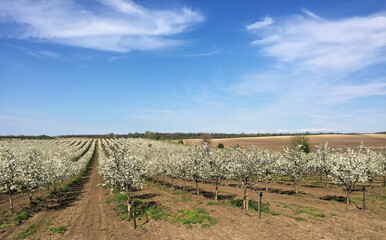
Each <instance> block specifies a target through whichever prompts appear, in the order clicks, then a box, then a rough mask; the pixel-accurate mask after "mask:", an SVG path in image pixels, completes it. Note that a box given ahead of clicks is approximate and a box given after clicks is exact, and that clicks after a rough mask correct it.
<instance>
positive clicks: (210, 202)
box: [206, 201, 220, 206]
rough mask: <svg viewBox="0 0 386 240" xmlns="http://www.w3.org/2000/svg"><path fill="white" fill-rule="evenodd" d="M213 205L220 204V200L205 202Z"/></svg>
mask: <svg viewBox="0 0 386 240" xmlns="http://www.w3.org/2000/svg"><path fill="white" fill-rule="evenodd" d="M213 205H216V206H217V205H220V202H214V201H209V202H207V203H206V206H213Z"/></svg>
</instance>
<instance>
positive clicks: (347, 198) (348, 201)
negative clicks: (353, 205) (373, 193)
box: [346, 191, 351, 204]
mask: <svg viewBox="0 0 386 240" xmlns="http://www.w3.org/2000/svg"><path fill="white" fill-rule="evenodd" d="M350 194H351V192H350V191H347V195H346V203H347V204H349V203H350Z"/></svg>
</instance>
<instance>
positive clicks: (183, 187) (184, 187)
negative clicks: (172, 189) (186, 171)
mask: <svg viewBox="0 0 386 240" xmlns="http://www.w3.org/2000/svg"><path fill="white" fill-rule="evenodd" d="M185 182H186V179H185V178H184V186H182V190H184V191H185V190H186V186H185Z"/></svg>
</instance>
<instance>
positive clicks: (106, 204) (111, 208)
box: [0, 154, 386, 240]
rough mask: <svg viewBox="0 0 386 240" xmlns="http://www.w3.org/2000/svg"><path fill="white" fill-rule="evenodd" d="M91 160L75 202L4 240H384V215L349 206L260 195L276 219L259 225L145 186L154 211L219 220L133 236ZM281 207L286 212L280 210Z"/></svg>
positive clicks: (204, 201) (198, 199) (225, 191)
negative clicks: (22, 238) (22, 237)
mask: <svg viewBox="0 0 386 240" xmlns="http://www.w3.org/2000/svg"><path fill="white" fill-rule="evenodd" d="M96 156H98V154H96ZM94 160H95V161H94V163H93V165H92V167H91V171H90V174H89V175H88V179H89V181H88V182H87V183H85V184H84V185H83V188H82V192H81V195H80V196H79V198H78V200H77V201H75V202H73V203H72V204H71V205H70V206H68V207H67V208H63V209H61V210H53V211H42V212H39V213H37V214H35V215H34V216H33V217H32V218H31V219H29V220H27V221H25V222H24V223H23V225H21V226H19V227H18V228H16V229H15V231H14V232H13V233H12V234H9V235H7V236H6V237H4V239H13V238H14V237H16V236H17V235H18V234H19V233H20V232H21V231H22V230H23V229H26V228H27V227H28V226H31V225H35V226H38V229H37V231H36V233H33V234H31V235H29V236H28V237H27V239H93V240H97V239H129V240H130V239H157V240H161V239H279V238H282V239H312V238H314V239H382V238H383V236H384V235H385V234H386V227H385V223H386V222H385V218H384V217H385V212H384V211H383V210H382V211H381V212H373V211H365V212H364V211H360V210H357V209H356V208H354V207H353V206H352V205H350V206H347V205H346V204H342V203H338V202H335V201H332V202H330V201H324V200H320V199H315V198H311V197H308V196H303V197H302V196H291V195H286V194H277V193H264V201H263V202H265V203H267V202H269V203H270V209H272V210H274V211H276V212H279V213H280V215H278V216H272V215H269V214H266V213H263V217H262V218H261V219H259V218H258V216H257V213H255V212H251V213H248V214H245V212H244V211H243V210H242V209H238V208H234V207H232V206H229V205H224V204H220V205H209V204H208V203H209V202H213V200H211V199H208V198H206V197H204V196H197V195H194V194H192V193H191V192H194V191H193V190H192V191H191V192H183V193H182V194H184V197H185V199H184V198H183V195H181V191H179V192H180V193H178V192H176V191H174V190H173V189H171V188H169V187H164V186H162V185H157V184H151V183H147V184H145V186H144V189H143V190H140V191H137V192H136V193H135V195H136V197H137V198H140V199H141V200H142V201H149V202H154V203H156V205H157V206H164V207H167V209H168V211H171V212H172V213H173V214H177V213H178V209H193V210H194V209H198V208H204V209H205V210H207V211H208V212H209V213H210V216H212V217H214V218H216V219H217V223H216V224H215V225H212V226H210V227H207V228H202V227H201V225H200V224H197V225H194V226H193V227H192V228H187V227H186V226H185V225H182V226H177V225H176V224H172V223H171V222H169V221H163V220H159V221H155V220H152V219H151V220H149V222H148V223H147V224H146V225H144V226H142V227H138V228H137V229H136V230H133V228H132V222H128V221H122V220H121V219H120V217H119V216H116V214H115V212H116V206H117V203H116V202H114V201H111V200H112V199H113V198H114V195H110V194H109V190H108V189H104V188H102V187H101V186H100V185H99V184H100V183H101V180H100V177H99V175H98V172H97V161H96V159H94ZM164 180H166V181H168V180H169V179H164ZM175 183H176V184H177V185H182V184H183V182H182V181H180V180H175ZM186 184H187V185H191V184H190V183H186ZM191 186H193V185H191ZM282 187H283V186H282ZM290 187H291V186H288V188H290ZM200 189H201V191H206V192H211V191H213V190H214V187H213V186H212V185H211V184H200ZM220 190H221V191H222V192H221V193H220V194H221V195H223V196H225V195H233V196H236V197H237V198H241V192H242V191H241V189H239V188H235V187H231V186H221V189H220ZM249 194H250V197H251V198H252V199H254V200H257V199H258V197H257V194H256V193H254V192H252V191H250V193H249ZM283 204H286V205H287V206H286V207H283ZM295 204H296V205H302V206H312V207H314V208H316V209H319V210H318V211H321V212H322V213H324V214H326V216H325V217H323V218H320V217H314V216H310V215H309V214H306V213H300V214H298V215H296V216H298V217H303V218H304V219H305V220H304V221H297V220H295V219H293V218H291V217H288V216H286V215H287V214H288V215H291V214H292V215H293V213H292V210H289V209H288V208H287V207H292V208H295V207H294V206H295ZM369 204H370V205H371V203H369ZM293 216H295V215H293ZM60 226H63V227H65V228H66V230H65V231H64V232H63V233H55V232H54V231H52V230H51V228H58V227H60ZM0 238H2V237H1V235H0Z"/></svg>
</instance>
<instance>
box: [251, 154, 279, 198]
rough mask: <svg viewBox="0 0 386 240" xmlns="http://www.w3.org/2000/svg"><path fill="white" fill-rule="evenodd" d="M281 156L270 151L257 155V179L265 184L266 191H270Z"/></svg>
mask: <svg viewBox="0 0 386 240" xmlns="http://www.w3.org/2000/svg"><path fill="white" fill-rule="evenodd" d="M280 156H281V154H280V153H276V152H270V151H268V150H259V151H258V154H257V158H258V159H257V164H258V166H257V170H258V172H257V177H258V179H259V180H260V181H263V182H265V190H266V191H268V183H269V181H270V180H271V179H272V174H274V173H275V163H276V162H277V161H278V160H279V158H280Z"/></svg>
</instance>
